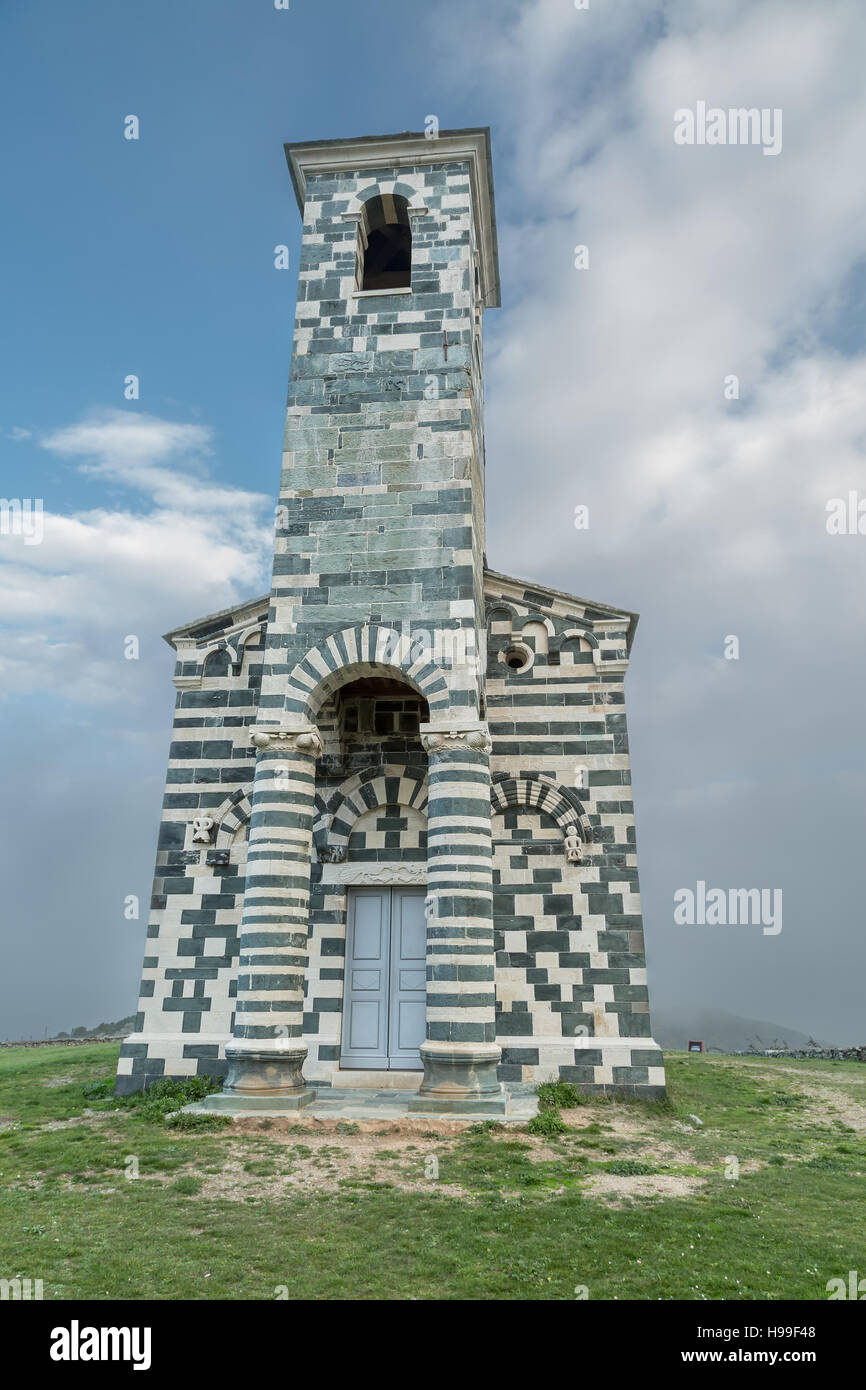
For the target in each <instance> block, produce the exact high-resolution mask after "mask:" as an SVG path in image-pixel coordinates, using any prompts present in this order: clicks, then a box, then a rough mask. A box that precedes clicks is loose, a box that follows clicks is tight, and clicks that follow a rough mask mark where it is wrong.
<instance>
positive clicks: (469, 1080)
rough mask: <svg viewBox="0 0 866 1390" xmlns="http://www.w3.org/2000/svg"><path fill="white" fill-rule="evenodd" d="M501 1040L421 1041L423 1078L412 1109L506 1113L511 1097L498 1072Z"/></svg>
mask: <svg viewBox="0 0 866 1390" xmlns="http://www.w3.org/2000/svg"><path fill="white" fill-rule="evenodd" d="M501 1057H502V1049H501V1047H500V1046H499V1044H498V1043H455V1042H429V1041H428V1042H425V1043H422V1044H421V1060H422V1062H423V1063H424V1080H423V1081H422V1082H421V1089H420V1090H419V1092H418V1094H417V1095H415V1096H413V1097H412V1099H411V1100H410V1101H409V1110H410V1111H413V1112H416V1113H418V1114H426V1115H431V1114H434V1113H438V1114H447V1115H451V1114H454V1115H460V1114H471V1115H505V1114H507V1111H508V1097H507V1095H506V1094H505V1092H504V1091H503V1089H502V1083H501V1082H500V1081H499V1079H498V1077H497V1075H496V1068H497V1067H498V1065H499V1061H500V1059H501Z"/></svg>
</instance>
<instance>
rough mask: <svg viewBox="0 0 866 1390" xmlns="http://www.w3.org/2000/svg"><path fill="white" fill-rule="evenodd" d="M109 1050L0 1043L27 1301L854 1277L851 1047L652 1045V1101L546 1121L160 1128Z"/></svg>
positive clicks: (5, 1184) (814, 1291) (14, 1269)
mask: <svg viewBox="0 0 866 1390" xmlns="http://www.w3.org/2000/svg"><path fill="white" fill-rule="evenodd" d="M116 1058H117V1045H116V1044H109V1043H98V1044H93V1045H92V1046H86V1047H77V1048H63V1047H57V1048H52V1047H49V1048H33V1049H25V1048H21V1049H2V1050H0V1278H13V1277H15V1276H19V1277H22V1278H32V1279H42V1280H43V1283H44V1296H45V1298H46V1299H62V1298H72V1299H102V1298H121V1299H153V1298H156V1299H237V1298H242V1299H273V1298H275V1297H278V1296H282V1297H286V1296H287V1297H289V1298H292V1299H294V1298H304V1299H377V1298H382V1299H431V1298H437V1299H439V1298H445V1299H574V1298H575V1297H576V1296H578V1295H577V1294H576V1290H577V1289H578V1288H580V1287H581V1286H582V1287H584V1288H585V1289H586V1291H587V1296H588V1297H589V1298H590V1299H614V1298H616V1299H659V1298H661V1299H783V1298H793V1299H826V1298H827V1292H826V1284H827V1281H828V1280H830V1279H833V1278H844V1279H846V1280H847V1276H848V1271H849V1270H850V1269H857V1270H859V1272H860V1276H861V1277H862V1276H864V1275H866V1235H864V1231H866V1221H864V1197H863V1193H864V1178H866V1067H864V1066H863V1065H862V1064H858V1063H856V1062H812V1061H803V1062H799V1061H791V1060H787V1059H767V1058H758V1057H754V1058H735V1057H716V1056H710V1057H698V1056H689V1055H687V1054H685V1053H671V1054H668V1056H667V1059H666V1060H667V1067H668V1078H669V1083H670V1100H669V1102H668V1103H667V1104H657V1103H656V1104H652V1103H650V1104H643V1103H635V1102H611V1101H596V1100H592V1101H587V1102H586V1103H584V1104H582V1105H580V1106H579V1107H577V1108H576V1109H573V1110H568V1111H564V1112H563V1118H564V1120H565V1123H566V1126H567V1128H566V1130H565V1132H564V1133H562V1134H559V1135H557V1134H553V1135H549V1136H547V1135H534V1134H528V1133H526V1132H525V1131H522V1130H517V1131H515V1130H513V1129H504V1128H501V1127H497V1126H496V1125H492V1124H484V1125H479V1126H476V1127H474V1128H473V1129H472V1130H467V1131H464V1132H462V1133H460V1134H452V1135H441V1134H437V1133H433V1132H432V1125H433V1122H432V1121H431V1122H430V1123H431V1132H425V1133H412V1132H405V1131H401V1130H400V1129H398V1128H396V1127H394V1126H390V1125H388V1124H386V1123H384V1122H383V1125H382V1128H381V1129H380V1130H378V1131H376V1132H373V1133H370V1132H367V1131H366V1130H365V1131H364V1132H360V1131H359V1130H358V1128H357V1127H356V1126H353V1125H342V1126H340V1127H339V1128H337V1129H334V1128H330V1129H318V1130H315V1131H310V1130H309V1123H308V1121H307V1120H305V1119H304V1118H303V1117H299V1118H298V1120H297V1123H295V1122H294V1121H293V1120H292V1121H289V1120H287V1121H286V1122H285V1123H284V1122H283V1120H282V1119H281V1120H280V1121H277V1122H275V1123H273V1124H270V1125H269V1122H268V1121H267V1120H258V1121H255V1122H253V1124H254V1127H250V1128H243V1129H239V1128H238V1127H237V1126H232V1125H231V1124H225V1123H222V1122H221V1121H219V1120H217V1121H210V1120H208V1121H206V1127H204V1128H201V1129H193V1130H175V1129H172V1128H168V1127H167V1126H166V1123H165V1120H164V1117H163V1114H162V1111H164V1110H165V1109H166V1105H167V1103H166V1104H163V1105H162V1106H161V1107H160V1106H158V1105H156V1104H150V1105H147V1104H145V1105H142V1104H141V1103H137V1102H136V1099H135V1098H131V1100H127V1101H116V1100H114V1099H113V1097H111V1095H110V1084H111V1080H112V1078H113V1074H114V1068H115V1065H116ZM694 1117H697V1119H698V1120H699V1121H700V1123H697V1122H696V1119H695V1118H694ZM433 1160H435V1163H434V1162H433ZM437 1169H438V1173H437ZM136 1174H137V1176H136Z"/></svg>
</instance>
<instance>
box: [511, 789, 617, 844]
mask: <svg viewBox="0 0 866 1390" xmlns="http://www.w3.org/2000/svg"><path fill="white" fill-rule="evenodd" d="M490 804H491V809H492V811H493V814H494V815H497V814H501V813H502V812H503V811H509V810H513V809H515V808H516V807H522V808H524V809H526V810H529V811H543V812H544V813H545V815H548V816H550V818H551V820H554V821H555V822H556V824H557V825H558V826H559V827H560V828H561V829H562V830H565V828H566V826H569V825H575V824H576V825H578V826H579V827H580V832H581V836H582V838H583V841H584V844H591V843H592V826H591V825H590V823H589V816H588V815H587V814H586V811H585V810H584V809H583V806H582V805H581V803H580V801H579V800H578V799H577V797H576V796H575V795H574V793H573V792H572V791H571V789H570V788H569V787H562V786H560V785H559V784H558V783H556V782H548V781H547V780H546V779H545V778H543V777H539V776H538V775H537V774H536V773H532V772H519V773H517V774H516V775H513V776H509V775H507V774H504V773H498V774H497V775H496V776H495V777H494V779H493V785H492V787H491V791H490Z"/></svg>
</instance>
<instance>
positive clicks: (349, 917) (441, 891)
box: [117, 129, 664, 1114]
mask: <svg viewBox="0 0 866 1390" xmlns="http://www.w3.org/2000/svg"><path fill="white" fill-rule="evenodd" d="M286 156H287V160H288V165H289V170H290V173H291V178H292V182H293V185H294V189H295V192H296V195H297V200H298V206H299V209H300V211H301V214H302V217H303V236H302V243H301V259H300V267H299V275H298V300H297V310H296V318H295V334H294V347H293V354H292V365H291V373H290V381H289V391H288V409H287V416H286V429H285V441H284V450H283V466H282V474H281V480H280V491H279V500H278V504H277V507H276V527H275V546H274V564H273V577H272V584H271V589H270V593H269V594H268V595H265V596H263V597H261V598H257V599H252V600H250V601H248V602H245V603H240V604H238V605H236V606H235V607H234V608H232V609H229V610H227V611H224V612H222V613H216V614H212V615H210V616H208V617H205V618H201V619H199V620H197V621H195V622H193V623H190V624H187V625H185V626H184V627H181V628H177V629H175V630H174V631H173V632H171V633H169V634H168V636H167V640H168V641H169V642H170V643H171V645H172V646H173V647H174V648H175V650H176V652H177V657H178V664H177V668H176V673H175V677H174V681H175V685H176V687H177V690H178V698H177V706H176V710H175V720H174V741H173V742H172V746H171V753H170V759H169V771H168V779H167V785H166V796H165V801H164V810H163V821H162V826H161V829H160V838H159V848H158V852H157V869H156V878H155V884H154V896H153V900H152V916H151V920H150V923H149V926H148V948H147V949H148V954H147V955H146V956H145V963H144V969H143V972H142V986H141V1001H140V1005H139V1013H138V1017H137V1022H136V1031H135V1032H134V1033H133V1034H132V1035H131V1037H130V1038H129V1039H127V1040H126V1042H125V1043H124V1045H123V1047H122V1049H121V1058H120V1064H119V1067H118V1083H117V1084H118V1090H119V1091H120V1092H121V1093H124V1092H128V1091H132V1090H137V1089H139V1088H140V1087H141V1086H146V1085H148V1084H149V1083H150V1082H151V1081H152V1080H155V1079H157V1078H159V1077H162V1076H176V1077H177V1076H188V1075H190V1074H193V1073H198V1074H202V1073H205V1074H209V1075H211V1076H212V1077H214V1078H220V1079H223V1080H224V1090H223V1091H222V1092H221V1093H220V1094H219V1095H213V1096H211V1097H209V1098H208V1099H207V1101H205V1102H203V1104H204V1105H205V1106H206V1107H207V1108H210V1109H214V1108H215V1109H220V1108H229V1109H232V1110H237V1109H244V1108H246V1109H260V1110H261V1109H292V1108H295V1107H298V1106H304V1105H307V1104H309V1103H313V1102H315V1099H316V1095H317V1089H320V1088H323V1087H337V1088H344V1087H351V1086H352V1085H355V1086H362V1085H368V1086H370V1087H374V1088H375V1087H377V1086H381V1085H382V1084H383V1081H384V1082H385V1084H391V1085H392V1086H394V1087H395V1088H404V1089H405V1090H406V1091H407V1093H409V1097H410V1098H409V1099H408V1100H407V1104H408V1105H409V1107H410V1108H411V1109H416V1110H420V1111H427V1112H436V1111H456V1112H458V1113H460V1112H463V1113H472V1114H497V1113H503V1112H504V1111H505V1110H506V1109H507V1105H508V1095H507V1093H506V1090H505V1083H509V1084H511V1083H524V1084H526V1083H531V1082H534V1081H537V1080H544V1079H547V1078H548V1077H550V1076H560V1077H561V1078H562V1079H564V1080H568V1081H571V1082H573V1083H574V1084H577V1085H580V1086H581V1087H582V1088H584V1089H585V1090H587V1091H590V1092H607V1091H615V1092H619V1093H624V1094H635V1095H636V1094H639V1095H654V1096H658V1095H663V1094H664V1069H663V1064H662V1057H661V1053H660V1051H659V1049H658V1047H657V1045H656V1044H655V1042H654V1041H653V1039H652V1037H651V1036H650V1020H649V1003H648V994H647V986H646V970H645V959H644V955H643V934H642V923H641V915H640V899H639V891H638V882H637V860H636V851H635V843H634V815H633V807H632V803H631V790H630V771H629V757H628V741H627V733H626V726H625V710H624V699H625V697H624V693H623V681H624V676H625V672H626V669H627V666H628V657H629V651H630V647H631V642H632V638H633V635H634V630H635V625H636V622H637V618H636V615H634V614H631V613H628V612H625V611H623V610H620V609H616V608H611V607H610V606H608V605H606V604H600V603H595V602H592V601H590V600H587V599H581V598H578V597H576V596H574V595H570V594H565V593H562V592H559V591H557V590H552V589H549V588H546V587H544V586H543V585H539V584H535V583H532V582H530V581H526V580H520V579H516V578H513V577H510V576H507V575H501V574H497V573H494V572H492V571H490V570H489V569H488V568H487V567H486V564H485V543H484V489H485V476H484V475H485V459H484V431H483V420H482V412H483V381H482V364H483V357H482V318H483V313H484V310H485V309H489V308H491V307H494V306H496V305H498V303H499V273H498V261H497V249H496V222H495V214H494V205H493V190H492V176H491V162H490V141H489V133H488V131H487V130H485V129H482V130H459V131H442V132H440V133H439V134H438V136H437V137H436V138H435V139H428V138H427V137H426V136H425V135H423V134H402V135H393V136H384V137H367V138H363V139H352V140H340V141H316V142H312V143H308V144H302V145H291V146H288V147H287V148H286ZM576 769H578V770H579V773H580V780H579V781H578V780H576ZM386 1074H387V1076H386ZM388 1077H390V1081H389V1080H388Z"/></svg>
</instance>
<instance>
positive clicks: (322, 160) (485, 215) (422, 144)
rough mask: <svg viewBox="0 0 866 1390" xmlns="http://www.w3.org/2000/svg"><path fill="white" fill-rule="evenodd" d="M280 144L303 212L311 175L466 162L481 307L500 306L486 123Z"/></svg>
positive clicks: (494, 214)
mask: <svg viewBox="0 0 866 1390" xmlns="http://www.w3.org/2000/svg"><path fill="white" fill-rule="evenodd" d="M284 148H285V152H286V161H287V163H288V166H289V173H290V174H291V176H292V184H293V186H294V189H295V195H296V197H297V200H298V207H299V208H300V210H301V215H302V216H303V212H304V205H305V203H306V200H307V181H308V179H309V177H310V176H313V175H316V174H328V173H338V172H340V171H345V170H350V169H351V170H362V169H375V170H382V169H397V170H399V169H402V168H409V167H412V166H418V165H423V164H442V163H451V162H463V161H465V162H466V163H467V164H468V166H469V177H470V183H471V189H472V210H473V216H474V219H475V234H476V240H477V245H478V250H479V258H480V272H481V287H482V293H483V300H484V307H485V308H488V309H489V308H498V307H499V305H500V302H501V301H500V292H499V251H498V245H497V238H496V208H495V204H494V200H493V165H492V160H491V153H490V129H489V127H487V126H479V127H478V128H475V129H467V130H440V131H439V132H438V134H437V135H436V136H435V137H432V138H431V137H428V136H427V135H425V134H424V133H423V132H420V133H416V132H414V131H404V132H403V133H402V134H400V135H362V136H359V137H354V138H352V139H349V140H310V141H307V142H306V143H304V144H299V145H289V144H287V145H285V146H284Z"/></svg>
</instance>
